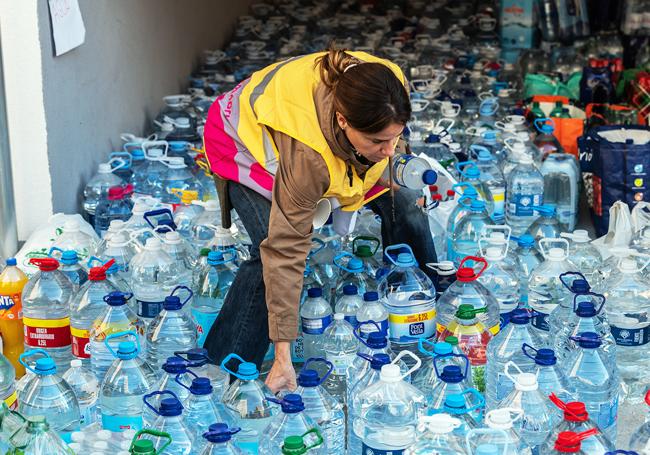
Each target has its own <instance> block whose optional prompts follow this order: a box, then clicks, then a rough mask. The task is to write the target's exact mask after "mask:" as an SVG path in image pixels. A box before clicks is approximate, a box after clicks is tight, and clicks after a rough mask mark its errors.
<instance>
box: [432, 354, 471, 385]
mask: <svg viewBox="0 0 650 455" xmlns="http://www.w3.org/2000/svg"><path fill="white" fill-rule="evenodd" d="M447 357H458V358H460V359H463V360H465V372H464V373H463V380H465V379H467V372H468V371H469V359H468V358H467V356H466V355H464V354H454V353H449V354H442V355H437V356H435V357H434V358H433V369H434V371H435V372H436V376H437V377H438V379H442V378H441V377H440V372H439V371H438V361H439V360H440V359H444V358H447Z"/></svg>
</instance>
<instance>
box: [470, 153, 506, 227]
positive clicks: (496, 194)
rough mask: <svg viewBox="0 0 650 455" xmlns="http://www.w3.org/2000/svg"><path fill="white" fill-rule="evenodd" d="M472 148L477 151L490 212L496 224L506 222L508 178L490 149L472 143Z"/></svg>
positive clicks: (477, 160)
mask: <svg viewBox="0 0 650 455" xmlns="http://www.w3.org/2000/svg"><path fill="white" fill-rule="evenodd" d="M470 150H472V151H474V152H475V153H476V166H477V167H478V169H479V171H480V180H481V182H483V186H484V188H485V190H486V193H487V194H486V195H485V199H486V200H488V201H490V209H489V210H488V213H489V214H490V217H491V218H492V221H494V223H496V224H503V223H504V222H505V199H506V180H505V177H504V176H503V173H502V172H501V169H499V166H498V165H497V163H496V160H495V159H494V157H493V156H492V154H491V153H490V151H489V150H488V149H487V148H485V147H483V146H480V145H472V146H471V147H470Z"/></svg>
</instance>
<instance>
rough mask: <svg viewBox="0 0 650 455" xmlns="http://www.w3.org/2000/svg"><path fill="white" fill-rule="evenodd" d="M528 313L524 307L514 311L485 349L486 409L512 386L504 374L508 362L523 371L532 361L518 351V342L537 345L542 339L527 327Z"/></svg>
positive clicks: (529, 318) (490, 408) (531, 364)
mask: <svg viewBox="0 0 650 455" xmlns="http://www.w3.org/2000/svg"><path fill="white" fill-rule="evenodd" d="M530 320H531V315H530V313H529V312H528V311H526V310H524V309H517V310H514V311H513V313H512V316H511V318H510V324H508V326H507V327H506V328H505V329H503V330H501V331H500V332H499V333H498V334H497V335H496V336H495V337H494V338H493V339H492V341H491V342H490V344H489V345H488V349H487V358H488V362H487V365H486V368H485V402H486V405H487V408H488V409H489V410H493V409H496V407H497V405H498V403H499V402H501V400H503V399H504V398H505V397H506V396H507V395H508V394H509V393H510V392H511V391H512V389H513V388H514V385H513V383H512V381H511V380H510V379H509V378H508V376H506V375H505V374H504V370H505V367H506V365H507V364H508V362H511V361H512V362H514V363H515V364H516V365H517V366H518V367H520V368H521V369H523V370H524V371H529V370H530V369H531V368H532V367H533V365H534V362H533V361H531V360H530V359H528V358H527V357H526V356H525V352H522V349H521V347H522V345H523V344H528V345H532V346H540V345H541V344H542V340H541V339H540V337H539V335H538V334H537V332H535V331H534V330H532V329H531V325H530Z"/></svg>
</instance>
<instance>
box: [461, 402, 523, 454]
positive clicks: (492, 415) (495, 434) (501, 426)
mask: <svg viewBox="0 0 650 455" xmlns="http://www.w3.org/2000/svg"><path fill="white" fill-rule="evenodd" d="M523 417H524V414H523V412H522V410H521V409H514V408H500V409H494V410H492V411H490V412H488V413H487V414H486V415H485V426H486V427H487V431H486V430H481V429H478V430H471V431H470V432H469V434H468V435H467V441H471V440H472V439H474V438H475V437H476V436H475V435H482V436H483V438H482V439H483V441H481V442H483V444H481V445H478V446H477V447H476V449H477V450H476V451H474V453H486V454H487V453H490V452H489V451H488V450H485V447H486V445H487V446H488V447H489V446H493V447H494V446H496V447H499V446H503V447H502V450H501V451H500V452H499V453H502V454H503V455H532V453H533V451H532V450H531V448H530V447H528V445H527V444H526V443H525V442H524V441H523V440H522V439H520V438H519V435H518V434H517V432H515V430H514V426H515V425H516V424H517V422H518V421H520V420H521V419H522V418H523ZM489 430H492V431H489ZM501 432H503V433H505V437H504V436H503V434H502V433H501ZM485 439H488V440H487V441H486V440H485ZM468 445H469V442H468ZM481 449H482V450H483V451H481Z"/></svg>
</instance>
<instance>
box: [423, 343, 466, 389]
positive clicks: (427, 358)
mask: <svg viewBox="0 0 650 455" xmlns="http://www.w3.org/2000/svg"><path fill="white" fill-rule="evenodd" d="M425 345H427V346H428V347H430V348H433V349H431V350H430V349H428V348H427V347H425ZM418 349H419V350H420V353H421V354H423V355H424V357H423V361H422V367H421V368H420V369H419V370H418V373H417V375H416V376H415V378H414V379H413V381H412V384H413V385H414V386H415V387H417V388H418V389H420V390H421V391H422V393H424V394H425V395H427V396H430V395H431V390H433V388H434V387H435V385H436V384H437V383H438V382H439V381H440V378H439V377H438V371H437V369H436V366H435V365H434V362H435V361H436V359H437V358H438V357H440V360H439V362H438V369H442V368H443V367H445V366H447V365H458V366H459V367H464V366H465V362H464V361H463V359H462V358H461V357H458V356H449V355H447V354H453V353H454V350H453V346H452V345H451V344H450V343H448V342H446V341H439V342H437V343H432V342H431V341H428V340H424V339H420V341H419V343H418ZM455 354H459V355H460V354H462V353H461V352H460V350H458V351H457V352H456V353H455ZM466 375H467V377H466V379H465V382H466V383H467V384H466V385H467V387H469V384H471V378H470V377H469V375H470V371H469V370H467V371H466Z"/></svg>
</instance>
